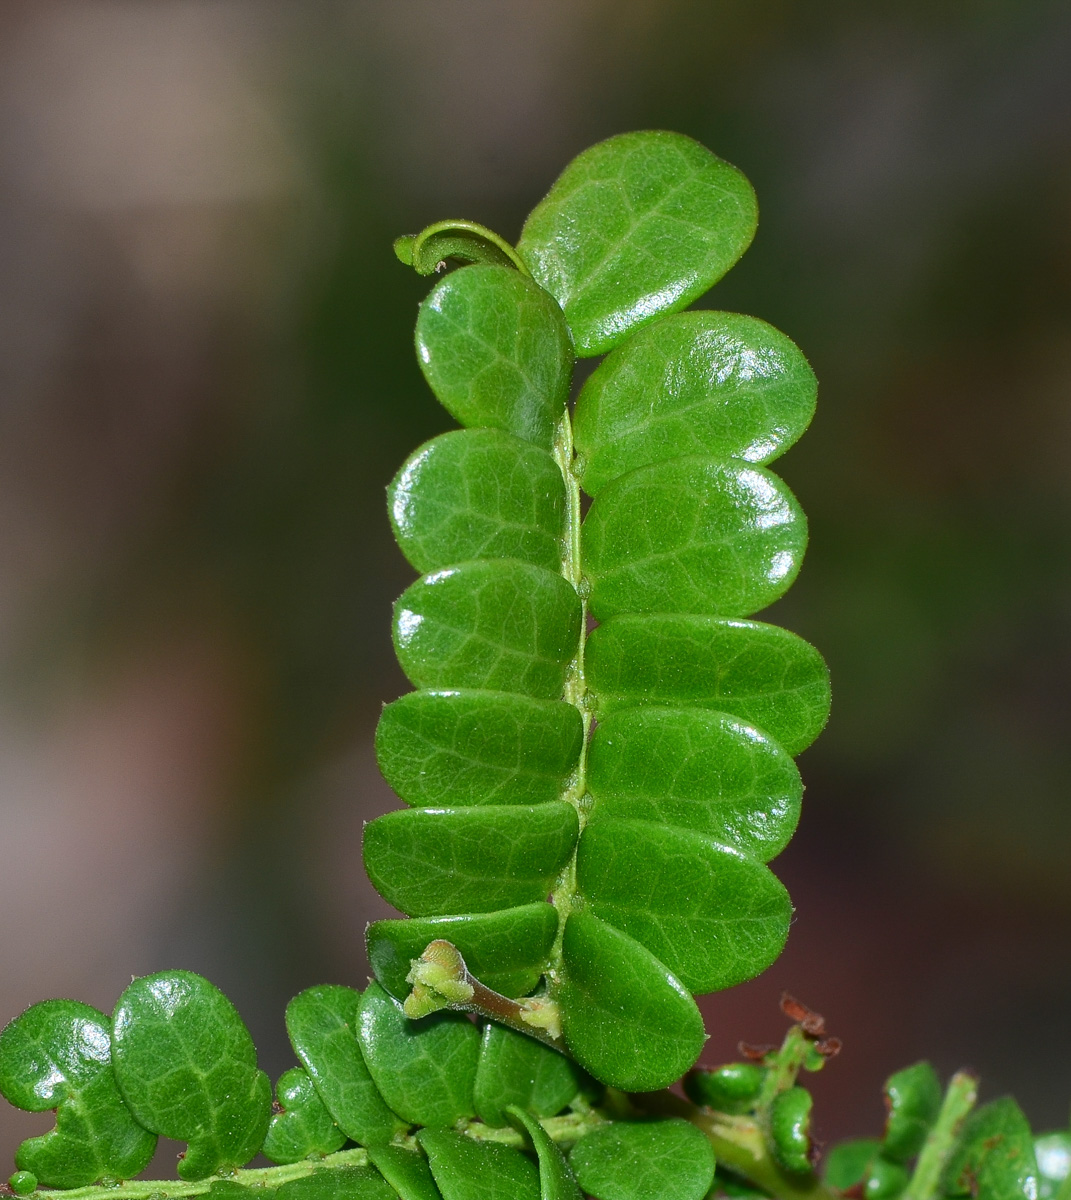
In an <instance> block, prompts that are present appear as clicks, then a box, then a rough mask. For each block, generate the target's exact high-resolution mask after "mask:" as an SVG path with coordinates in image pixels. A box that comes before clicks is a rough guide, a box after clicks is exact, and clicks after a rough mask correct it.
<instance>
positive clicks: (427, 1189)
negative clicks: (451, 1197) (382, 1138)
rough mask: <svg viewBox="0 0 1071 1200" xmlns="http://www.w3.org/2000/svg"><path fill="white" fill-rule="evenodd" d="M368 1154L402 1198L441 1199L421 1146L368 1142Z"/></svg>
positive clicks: (414, 1199) (404, 1199) (417, 1199)
mask: <svg viewBox="0 0 1071 1200" xmlns="http://www.w3.org/2000/svg"><path fill="white" fill-rule="evenodd" d="M368 1157H369V1159H370V1160H371V1162H372V1165H373V1166H375V1167H376V1168H378V1170H379V1172H380V1173H381V1174H382V1176H383V1178H384V1179H386V1181H387V1182H388V1183H389V1184H390V1185H391V1187H392V1188H394V1190H395V1191H396V1192H397V1193H398V1195H399V1196H400V1197H401V1200H442V1196H441V1195H440V1193H439V1189H438V1188H437V1187H436V1186H435V1180H434V1178H433V1177H432V1174H431V1168H430V1167H429V1166H428V1160H427V1159H426V1158H425V1157H424V1156H423V1155H422V1154H421V1153H420V1152H419V1151H418V1150H415V1149H414V1150H409V1149H406V1148H405V1147H404V1146H369V1147H368Z"/></svg>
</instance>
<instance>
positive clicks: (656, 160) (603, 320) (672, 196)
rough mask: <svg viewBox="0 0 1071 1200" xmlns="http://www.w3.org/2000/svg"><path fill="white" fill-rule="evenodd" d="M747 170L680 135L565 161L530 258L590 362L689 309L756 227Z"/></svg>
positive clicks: (524, 248)
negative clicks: (639, 329) (641, 328)
mask: <svg viewBox="0 0 1071 1200" xmlns="http://www.w3.org/2000/svg"><path fill="white" fill-rule="evenodd" d="M756 221H757V206H756V203H755V194H754V192H753V191H752V190H751V185H750V184H749V183H748V181H747V180H746V179H745V178H744V176H743V175H742V174H741V173H740V172H739V171H738V170H737V169H736V168H735V167H732V166H730V165H729V164H728V163H726V162H723V161H722V160H721V159H720V158H717V157H716V156H715V155H713V154H711V152H710V151H709V150H707V149H706V148H705V147H704V146H701V145H700V144H699V143H698V142H695V141H693V140H692V139H691V138H688V137H684V136H683V135H682V134H679V133H667V132H663V131H654V132H641V133H624V134H620V135H618V136H617V137H612V138H609V139H607V140H606V141H604V142H599V143H598V145H595V146H592V147H591V148H590V149H588V150H585V151H584V152H583V153H582V154H580V155H578V156H577V157H576V158H574V159H573V161H572V162H571V163H570V164H569V165H568V166H567V167H566V168H565V170H564V171H563V172H562V174H561V175H560V176H559V178H558V179H557V181H556V182H555V184H554V186H553V187H552V188H551V189H550V192H549V193H548V194H547V197H546V199H544V200H543V201H542V202H541V203H540V204H538V205H537V206H536V208H535V209H534V210H533V212H532V214H531V215H530V216H529V218H528V220H527V221H526V222H525V226H524V229H523V231H522V233H521V238H520V241H519V242H518V244H517V250H518V253H519V254H520V255H521V257H522V258H523V259H524V261H525V263H526V264H527V266H528V269H529V270H530V271H531V272H532V275H533V277H534V278H535V279H536V281H537V282H538V283H540V284H541V285H542V286H543V287H544V288H546V290H547V291H548V292H550V294H551V295H552V296H554V298H555V299H556V300H557V301H558V303H559V304H560V305H561V306H562V308H563V309H564V310H565V315H566V317H567V318H568V321H569V327H570V328H571V329H572V332H573V338H574V340H575V342H576V351H577V353H578V354H579V355H580V356H581V357H583V356H585V355H592V354H605V353H606V351H607V350H609V349H610V348H611V347H613V346H614V345H616V344H617V342H619V341H620V340H621V339H622V338H623V337H624V336H625V335H626V334H628V333H629V332H630V331H631V330H632V329H634V328H635V327H636V326H638V325H642V324H646V323H647V322H648V321H650V320H652V319H653V318H654V317H656V316H658V315H659V314H661V313H667V312H673V311H676V310H677V309H680V308H684V307H685V306H686V305H688V304H690V303H691V302H692V301H693V300H695V299H696V298H697V297H699V296H701V295H702V294H703V293H704V292H705V291H706V290H707V289H708V288H709V287H711V286H712V285H713V284H714V283H716V282H717V281H718V280H719V279H720V278H721V277H722V276H723V275H724V274H725V272H726V271H728V269H729V268H730V267H731V266H732V265H733V264H734V263H735V262H736V261H737V259H738V258H739V257H740V255H741V254H743V252H744V251H745V250H746V249H747V247H748V245H749V244H750V242H751V239H752V237H753V236H754V233H755V224H756Z"/></svg>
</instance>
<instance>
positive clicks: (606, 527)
mask: <svg viewBox="0 0 1071 1200" xmlns="http://www.w3.org/2000/svg"><path fill="white" fill-rule="evenodd" d="M582 547H583V561H584V574H585V576H586V578H587V579H588V581H589V583H590V585H591V611H592V613H593V614H594V616H595V617H596V618H597V619H598V620H600V621H603V620H606V619H607V618H608V617H612V616H614V615H616V614H618V613H629V612H649V613H706V614H709V615H711V616H720V617H743V616H747V615H748V614H750V613H753V612H757V611H758V610H759V609H760V608H765V607H766V605H768V604H772V603H773V601H774V600H776V599H777V598H778V597H779V596H781V595H783V594H784V593H785V592H786V591H787V590H788V588H789V587H790V586H791V584H792V581H793V580H794V579H795V577H796V574H797V572H798V571H799V567H800V563H801V562H802V560H803V552H804V550H805V549H806V547H807V520H806V518H805V517H804V515H803V510H802V509H801V508H800V506H799V504H798V503H797V501H796V498H795V497H794V496H793V495H792V493H791V492H790V491H789V489H788V487H787V486H786V485H785V484H784V483H783V482H782V481H781V480H780V479H778V477H777V476H776V475H774V474H773V473H772V472H770V471H767V470H766V469H765V468H763V467H754V466H750V465H748V464H745V463H740V462H732V461H722V460H720V459H714V458H702V457H692V458H678V459H672V460H671V461H669V462H661V463H655V464H654V465H653V466H650V467H642V468H641V469H640V470H638V471H630V472H629V474H627V475H623V476H622V477H621V478H619V479H616V480H614V482H613V483H610V484H607V486H606V487H605V488H603V489H602V491H601V492H600V493H599V495H598V497H597V498H596V500H595V501H594V502H593V503H592V506H591V508H590V510H589V511H588V515H587V518H586V519H585V521H584V526H583V533H582Z"/></svg>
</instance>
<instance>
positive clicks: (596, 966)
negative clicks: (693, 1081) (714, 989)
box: [559, 912, 706, 1092]
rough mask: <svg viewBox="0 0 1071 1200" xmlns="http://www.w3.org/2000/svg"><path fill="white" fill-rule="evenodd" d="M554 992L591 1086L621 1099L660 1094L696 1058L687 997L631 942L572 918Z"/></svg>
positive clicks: (588, 919)
mask: <svg viewBox="0 0 1071 1200" xmlns="http://www.w3.org/2000/svg"><path fill="white" fill-rule="evenodd" d="M562 951H563V957H564V972H563V975H564V978H563V981H562V984H561V988H560V991H559V999H560V1002H561V1008H562V1028H563V1032H564V1035H565V1040H566V1043H567V1044H568V1046H569V1049H570V1051H571V1052H572V1054H573V1056H574V1057H575V1058H576V1060H577V1062H579V1063H580V1065H581V1066H583V1067H585V1068H586V1069H587V1070H588V1071H590V1072H591V1074H592V1075H594V1076H595V1077H596V1079H600V1080H602V1081H603V1082H604V1083H607V1084H609V1085H610V1086H612V1087H618V1088H623V1089H625V1090H626V1091H634V1092H647V1091H654V1090H656V1089H657V1088H662V1087H668V1086H669V1085H670V1084H671V1083H673V1081H674V1080H676V1079H679V1078H680V1076H681V1075H683V1074H684V1072H685V1071H687V1070H688V1068H689V1067H691V1066H692V1065H693V1064H694V1063H695V1061H696V1059H697V1058H698V1057H699V1053H700V1051H701V1050H702V1049H703V1042H704V1041H705V1039H706V1033H705V1031H704V1029H703V1018H702V1017H701V1016H700V1014H699V1009H698V1008H696V1004H695V1001H694V1000H693V999H692V996H691V993H690V992H689V991H688V990H687V988H685V986H684V985H683V984H682V983H681V982H680V980H679V979H677V977H676V976H675V975H674V974H673V973H672V972H671V971H670V970H669V969H668V968H667V967H666V966H665V965H664V964H663V963H661V962H659V960H658V959H657V958H655V956H654V955H653V954H652V953H651V952H650V951H649V950H647V949H646V948H645V947H643V946H641V945H640V943H639V942H637V941H636V940H635V939H633V938H631V937H629V936H628V934H626V933H622V932H621V931H620V930H618V929H615V928H614V927H613V926H612V925H608V924H607V923H606V922H605V921H600V920H599V918H598V917H595V916H592V915H591V914H590V913H586V912H579V913H574V914H573V915H572V916H571V917H570V918H569V920H568V922H567V923H566V926H565V936H564V940H563V945H562Z"/></svg>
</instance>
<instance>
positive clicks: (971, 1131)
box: [944, 1096, 1038, 1200]
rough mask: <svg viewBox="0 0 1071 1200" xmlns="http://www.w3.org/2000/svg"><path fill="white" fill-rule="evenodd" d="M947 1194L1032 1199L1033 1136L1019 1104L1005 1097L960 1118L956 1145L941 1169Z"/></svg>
mask: <svg viewBox="0 0 1071 1200" xmlns="http://www.w3.org/2000/svg"><path fill="white" fill-rule="evenodd" d="M944 1193H945V1195H947V1196H979V1197H984V1198H985V1200H1033V1198H1034V1197H1036V1196H1037V1194H1038V1168H1037V1161H1036V1159H1035V1157H1034V1139H1033V1136H1032V1134H1031V1132H1030V1124H1029V1122H1028V1121H1027V1119H1026V1117H1025V1116H1023V1111H1022V1109H1021V1108H1020V1107H1019V1106H1018V1104H1016V1103H1015V1101H1014V1100H1012V1099H1011V1097H1010V1096H1003V1097H1001V1099H999V1100H993V1101H990V1103H989V1104H985V1105H983V1106H982V1107H981V1108H977V1109H975V1110H974V1112H973V1113H971V1115H970V1116H969V1117H968V1118H967V1120H966V1121H965V1122H964V1124H963V1130H962V1133H961V1134H960V1140H959V1145H958V1146H957V1148H956V1150H955V1152H954V1153H953V1155H952V1157H951V1158H950V1159H949V1162H948V1166H947V1168H946V1169H945V1176H944Z"/></svg>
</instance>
